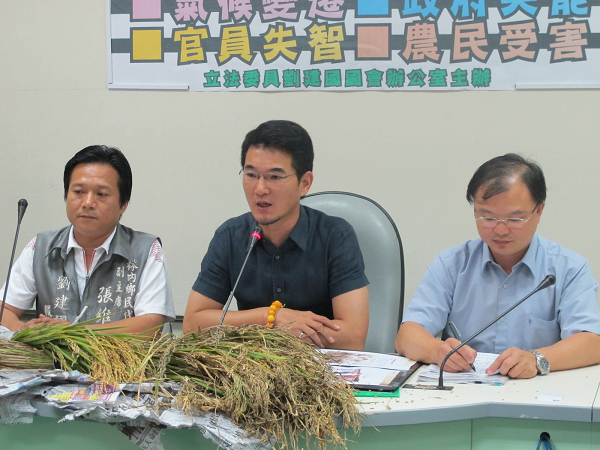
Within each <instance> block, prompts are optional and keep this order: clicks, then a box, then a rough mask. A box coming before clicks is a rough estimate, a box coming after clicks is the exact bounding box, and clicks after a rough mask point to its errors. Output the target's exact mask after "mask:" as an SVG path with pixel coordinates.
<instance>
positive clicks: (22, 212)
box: [0, 198, 27, 325]
mask: <svg viewBox="0 0 600 450" xmlns="http://www.w3.org/2000/svg"><path fill="white" fill-rule="evenodd" d="M18 207H19V210H18V211H19V215H18V217H17V231H16V233H15V242H14V243H13V248H12V253H11V254H10V263H9V264H8V275H6V284H5V285H4V295H3V296H2V307H0V325H2V315H3V314H4V304H5V303H6V294H7V293H8V283H9V282H10V273H11V269H12V265H13V259H14V257H15V249H16V248H17V240H18V239H19V229H20V228H21V220H23V215H25V210H26V209H27V200H25V199H24V198H22V199H21V200H19V203H18Z"/></svg>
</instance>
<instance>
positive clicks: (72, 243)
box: [67, 225, 117, 253]
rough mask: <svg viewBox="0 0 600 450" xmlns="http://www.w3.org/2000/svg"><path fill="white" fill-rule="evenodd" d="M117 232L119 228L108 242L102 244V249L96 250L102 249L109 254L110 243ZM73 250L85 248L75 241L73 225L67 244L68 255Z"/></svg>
mask: <svg viewBox="0 0 600 450" xmlns="http://www.w3.org/2000/svg"><path fill="white" fill-rule="evenodd" d="M116 232H117V227H115V229H114V230H113V232H112V233H111V234H110V236H109V237H107V238H106V240H105V241H104V242H103V243H102V245H101V246H100V247H98V248H97V249H96V250H98V249H100V248H102V249H104V252H105V253H108V249H109V247H110V243H111V242H112V240H113V238H114V237H115V234H116ZM73 248H80V249H83V247H82V246H81V245H79V244H78V243H77V241H76V240H75V236H74V235H73V225H71V229H70V230H69V240H68V242H67V253H69V252H70V251H71V249H73Z"/></svg>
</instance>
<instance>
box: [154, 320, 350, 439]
mask: <svg viewBox="0 0 600 450" xmlns="http://www.w3.org/2000/svg"><path fill="white" fill-rule="evenodd" d="M173 341H174V344H173V346H174V349H173V350H172V352H171V354H170V357H169V359H168V361H166V367H165V370H164V374H165V377H166V378H168V379H170V380H173V381H178V382H182V383H183V389H182V391H181V392H180V394H179V395H178V398H177V402H178V406H179V407H180V408H181V409H183V410H184V411H185V410H200V411H213V410H218V411H222V412H224V413H226V414H227V415H228V416H229V417H230V418H231V420H232V421H233V422H234V423H235V424H236V425H238V426H240V427H241V428H243V429H244V430H246V431H247V432H248V433H249V434H250V435H253V436H256V437H261V438H263V439H265V440H266V439H268V437H269V436H270V435H273V436H275V438H276V439H277V441H278V442H279V443H280V445H282V447H285V446H286V445H289V446H291V447H292V448H298V438H299V437H300V436H301V435H302V434H304V435H305V437H306V438H307V444H308V446H309V448H319V449H323V448H325V447H326V445H327V443H333V444H334V445H336V446H337V445H341V446H342V447H345V440H344V438H342V437H341V436H340V434H339V433H338V430H337V428H336V424H335V418H336V417H338V418H339V419H340V421H341V425H342V427H343V428H353V429H354V431H355V432H357V431H358V428H359V412H358V409H357V408H356V405H355V399H354V395H353V392H352V390H351V389H350V387H349V386H348V385H347V384H346V383H345V382H344V381H343V380H342V379H340V378H339V377H338V376H337V375H336V374H335V373H333V371H332V370H331V368H330V367H329V365H328V364H327V362H326V360H325V359H326V357H325V356H324V355H322V354H321V353H319V352H317V351H316V350H315V348H314V347H313V346H311V345H309V344H306V343H304V342H303V341H301V340H299V339H296V338H295V337H293V336H290V335H289V334H287V333H285V332H283V331H279V330H276V329H272V330H268V329H265V328H264V327H261V326H256V325H248V326H244V327H232V326H223V327H221V328H219V329H218V330H216V331H215V329H208V330H203V331H200V332H199V333H197V334H189V335H183V336H180V337H177V338H175V339H174V340H173ZM163 363H164V361H163ZM162 369H163V368H162V367H161V365H157V366H156V368H155V370H162Z"/></svg>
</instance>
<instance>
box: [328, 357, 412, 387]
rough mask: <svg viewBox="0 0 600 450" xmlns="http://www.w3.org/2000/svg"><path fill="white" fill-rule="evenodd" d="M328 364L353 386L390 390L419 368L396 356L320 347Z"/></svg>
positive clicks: (410, 361)
mask: <svg viewBox="0 0 600 450" xmlns="http://www.w3.org/2000/svg"><path fill="white" fill-rule="evenodd" d="M321 352H322V353H325V354H326V355H327V356H329V357H330V358H331V362H330V365H331V366H332V368H333V370H334V372H336V373H337V374H338V375H340V376H341V377H342V378H343V379H344V380H346V381H347V382H348V384H350V385H351V386H352V387H354V388H356V389H369V390H378V391H394V390H396V389H398V387H400V385H401V384H402V383H404V382H405V381H406V379H407V378H408V377H409V376H410V375H411V374H412V373H413V372H414V371H415V369H416V368H417V367H419V365H420V364H419V363H416V362H415V361H413V360H411V359H408V358H405V357H403V356H398V355H386V354H383V353H370V352H355V351H349V350H329V349H322V350H321Z"/></svg>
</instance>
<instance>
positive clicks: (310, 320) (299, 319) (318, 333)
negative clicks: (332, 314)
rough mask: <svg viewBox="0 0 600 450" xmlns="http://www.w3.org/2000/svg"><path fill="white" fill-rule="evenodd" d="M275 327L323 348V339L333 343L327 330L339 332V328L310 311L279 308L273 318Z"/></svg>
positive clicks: (325, 318)
mask: <svg viewBox="0 0 600 450" xmlns="http://www.w3.org/2000/svg"><path fill="white" fill-rule="evenodd" d="M275 325H276V326H277V327H278V328H281V329H282V330H284V331H286V332H288V333H290V334H293V335H294V336H297V337H299V338H300V339H302V340H304V341H306V342H310V343H312V344H314V345H316V346H318V347H321V348H324V347H325V346H324V345H323V339H325V340H327V342H329V343H330V344H333V343H334V342H335V340H334V338H333V336H331V334H330V333H328V330H335V331H337V330H339V329H340V327H339V325H337V324H336V323H334V322H333V321H331V320H329V319H328V318H327V317H324V316H319V315H318V314H315V313H312V312H310V311H298V310H295V309H288V308H280V309H279V310H278V311H277V315H276V316H275Z"/></svg>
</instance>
